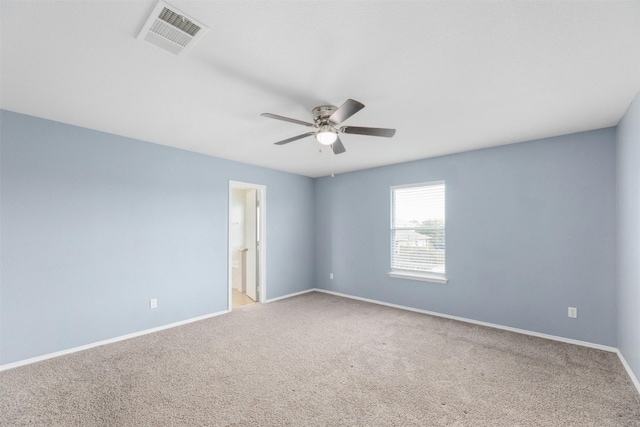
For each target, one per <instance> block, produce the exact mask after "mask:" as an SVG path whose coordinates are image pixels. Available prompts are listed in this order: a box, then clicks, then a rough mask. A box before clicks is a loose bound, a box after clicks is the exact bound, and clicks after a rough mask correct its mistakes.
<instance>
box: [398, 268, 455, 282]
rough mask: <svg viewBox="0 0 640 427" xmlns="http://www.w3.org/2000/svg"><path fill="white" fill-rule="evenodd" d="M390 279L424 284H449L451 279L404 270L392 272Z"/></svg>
mask: <svg viewBox="0 0 640 427" xmlns="http://www.w3.org/2000/svg"><path fill="white" fill-rule="evenodd" d="M388 274H389V277H394V278H396V279H409V280H420V281H422V282H433V283H443V284H444V283H447V282H448V281H449V279H447V278H446V277H445V276H439V275H435V274H429V273H419V272H417V271H403V270H391V271H390V272H389V273H388Z"/></svg>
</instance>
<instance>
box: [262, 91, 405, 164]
mask: <svg viewBox="0 0 640 427" xmlns="http://www.w3.org/2000/svg"><path fill="white" fill-rule="evenodd" d="M363 108H364V104H362V103H361V102H358V101H356V100H354V99H347V100H346V101H345V102H344V104H342V105H341V106H340V107H335V106H333V105H320V106H318V107H316V108H314V109H313V110H312V113H313V123H311V122H305V121H302V120H297V119H292V118H289V117H284V116H279V115H277V114H271V113H262V114H261V116H263V117H269V118H271V119H277V120H284V121H285V122H291V123H297V124H299V125H303V126H309V127H312V128H314V130H312V131H310V132H307V133H303V134H302V135H298V136H294V137H292V138H288V139H284V140H282V141H278V142H276V143H275V144H276V145H284V144H288V143H290V142H293V141H297V140H298V139H302V138H306V137H307V136H311V135H315V137H316V140H317V141H318V142H319V143H320V144H323V145H330V146H331V149H332V150H333V152H334V154H340V153H344V152H345V151H347V150H346V149H345V148H344V145H342V141H340V138H339V137H338V133H354V134H358V135H371V136H384V137H387V138H391V137H392V136H393V135H395V133H396V130H395V129H384V128H369V127H359V126H341V127H340V124H341V123H342V122H344V121H345V120H347V119H348V118H349V117H351V116H353V115H354V114H355V113H357V112H358V111H360V110H362V109H363Z"/></svg>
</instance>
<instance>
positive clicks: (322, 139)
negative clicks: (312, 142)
mask: <svg viewBox="0 0 640 427" xmlns="http://www.w3.org/2000/svg"><path fill="white" fill-rule="evenodd" d="M316 139H317V140H318V142H319V143H320V144H322V145H331V144H333V143H334V142H336V139H338V134H337V133H336V132H335V131H334V130H333V129H331V126H329V125H322V126H321V127H320V132H318V133H316Z"/></svg>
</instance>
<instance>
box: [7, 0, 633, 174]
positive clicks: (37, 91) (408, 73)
mask: <svg viewBox="0 0 640 427" xmlns="http://www.w3.org/2000/svg"><path fill="white" fill-rule="evenodd" d="M169 3H171V4H172V5H173V6H175V7H176V8H178V9H180V10H182V11H183V12H184V13H186V14H188V15H190V16H191V17H193V18H195V19H196V20H199V21H201V22H202V23H204V24H205V25H208V26H209V27H210V30H209V32H208V33H207V34H206V35H205V36H204V38H203V39H202V40H201V41H199V42H198V43H197V44H196V45H195V46H194V47H193V49H192V50H191V51H190V52H188V53H187V54H186V55H185V56H184V57H177V56H174V55H172V54H170V53H168V52H166V51H163V50H160V49H159V48H157V47H155V46H153V45H151V44H148V43H145V42H143V41H138V40H137V39H136V37H137V35H138V32H139V31H140V28H141V27H142V25H143V24H144V22H145V21H146V19H147V17H148V15H149V13H150V12H151V10H152V9H153V8H154V6H155V5H156V1H155V0H152V1H80V2H79V1H46V2H41V1H38V2H34V1H6V0H2V1H0V14H1V26H2V29H1V39H0V43H1V45H0V47H1V75H0V76H1V86H0V100H1V101H0V107H1V108H3V109H6V110H11V111H16V112H20V113H26V114H30V115H34V116H38V117H43V118H47V119H52V120H57V121H60V122H64V123H71V124H74V125H79V126H84V127H88V128H92V129H98V130H102V131H106V132H111V133H114V134H118V135H125V136H129V137H133V138H139V139H142V140H146V141H152V142H155V143H159V144H164V145H170V146H175V147H179V148H183V149H186V150H191V151H196V152H200V153H206V154H210V155H213V156H218V157H222V158H227V159H232V160H237V161H241V162H245V163H250V164H255V165H261V166H266V167H269V168H274V169H279V170H283V171H288V172H293V173H297V174H301V175H306V176H311V177H318V176H325V175H328V174H330V173H331V170H332V167H333V168H335V172H336V173H341V172H346V171H353V170H359V169H365V168H370V167H375V166H380V165H385V164H391V163H399V162H404V161H408V160H415V159H419V158H425V157H432V156H438V155H443V154H448V153H455V152H461V151H466V150H472V149H476V148H482V147H489V146H496V145H501V144H508V143H513V142H519V141H525V140H530V139H535V138H542V137H548V136H555V135H561V134H566V133H572V132H578V131H584V130H589V129H596V128H602V127H607V126H614V125H616V124H617V123H618V121H619V119H620V118H621V117H622V115H623V114H624V112H625V110H626V108H627V107H628V105H629V104H630V102H631V101H632V100H633V98H634V96H635V95H636V93H638V92H639V91H640V1H588V2H587V1H481V2H478V1H473V2H463V1H449V2H445V1H438V2H436V1H415V2H412V1H336V2H334V1H179V0H173V1H171V0H170V1H169ZM347 98H354V99H357V100H359V101H361V102H363V103H364V104H365V105H366V108H365V109H364V110H362V111H360V112H359V113H357V114H356V115H355V116H353V117H352V118H350V119H349V120H348V121H346V122H345V124H347V125H355V126H373V127H391V128H396V129H397V133H396V136H395V137H394V138H392V139H387V138H376V137H370V136H361V135H343V136H342V137H341V139H342V141H343V143H344V145H345V146H346V148H347V152H346V153H344V154H340V155H337V156H335V155H333V154H332V153H331V152H330V150H327V149H324V150H323V152H322V153H319V150H320V148H321V146H320V144H319V143H317V142H316V141H315V139H314V138H312V137H310V138H306V139H302V140H298V141H296V142H292V143H290V144H288V145H284V146H276V145H274V144H273V143H274V142H276V141H279V140H281V139H285V138H288V137H291V136H294V135H298V134H301V133H304V132H307V131H308V128H306V127H303V126H299V125H296V124H293V123H287V122H282V121H277V120H272V119H267V118H263V117H260V113H263V112H271V113H275V114H279V115H284V116H289V117H293V118H297V119H300V120H304V121H311V120H312V117H311V109H312V108H313V107H315V106H317V105H321V104H333V105H338V106H339V105H340V104H341V103H342V102H344V101H345V100H346V99H347Z"/></svg>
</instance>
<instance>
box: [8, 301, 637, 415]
mask: <svg viewBox="0 0 640 427" xmlns="http://www.w3.org/2000/svg"><path fill="white" fill-rule="evenodd" d="M0 425H2V426H19V425H47V426H53V425H55V426H67V425H69V426H164V425H169V426H171V425H173V426H640V395H639V394H638V393H637V391H636V389H635V388H634V386H633V384H632V383H631V380H630V379H629V377H628V376H627V374H626V372H625V370H624V367H623V366H622V364H621V363H620V361H619V360H618V357H617V355H616V354H614V353H610V352H605V351H600V350H595V349H590V348H585V347H579V346H575V345H570V344H565V343H561V342H555V341H550V340H545V339H541V338H536V337H531V336H526V335H521V334H516V333H512V332H507V331H503V330H498V329H493V328H488V327H483V326H478V325H473V324H467V323H462V322H457V321H454V320H448V319H443V318H438V317H433V316H428V315H424V314H419V313H414V312H409V311H404V310H399V309H394V308H390V307H385V306H380V305H375V304H370V303H366V302H360V301H355V300H351V299H346V298H341V297H336V296H332V295H327V294H322V293H317V292H313V293H308V294H304V295H300V296H297V297H293V298H289V299H285V300H281V301H277V302H273V303H270V304H252V305H248V306H246V307H242V308H239V309H236V310H234V311H232V312H231V313H229V314H226V315H222V316H218V317H214V318H211V319H207V320H203V321H199V322H194V323H190V324H187V325H184V326H180V327H176V328H172V329H168V330H164V331H161V332H156V333H153V334H148V335H144V336H141V337H137V338H133V339H129V340H126V341H121V342H117V343H114V344H110V345H104V346H100V347H96V348H93V349H89V350H85V351H82V352H78V353H74V354H70V355H66V356H61V357H58V358H54V359H49V360H46V361H43V362H39V363H34V364H31V365H27V366H23V367H19V368H15V369H10V370H7V371H4V372H0Z"/></svg>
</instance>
